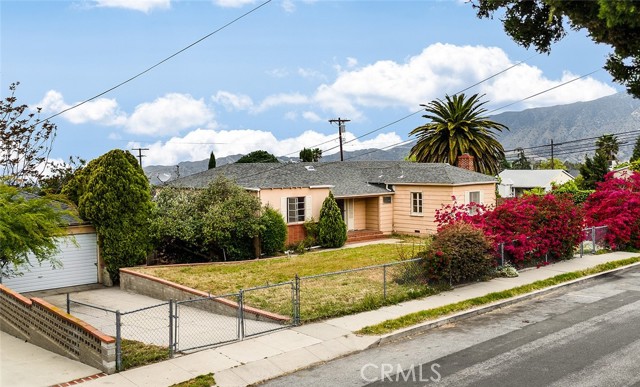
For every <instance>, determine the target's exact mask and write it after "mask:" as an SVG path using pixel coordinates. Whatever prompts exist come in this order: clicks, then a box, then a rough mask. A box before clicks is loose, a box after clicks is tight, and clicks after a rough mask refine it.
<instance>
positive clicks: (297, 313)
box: [293, 273, 300, 326]
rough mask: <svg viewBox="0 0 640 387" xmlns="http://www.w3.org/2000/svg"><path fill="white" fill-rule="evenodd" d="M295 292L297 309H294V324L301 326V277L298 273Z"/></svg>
mask: <svg viewBox="0 0 640 387" xmlns="http://www.w3.org/2000/svg"><path fill="white" fill-rule="evenodd" d="M294 288H295V289H294V291H295V303H294V305H295V307H294V312H293V314H294V316H293V324H294V325H295V326H298V325H300V277H299V276H298V274H297V273H296V277H295V283H294Z"/></svg>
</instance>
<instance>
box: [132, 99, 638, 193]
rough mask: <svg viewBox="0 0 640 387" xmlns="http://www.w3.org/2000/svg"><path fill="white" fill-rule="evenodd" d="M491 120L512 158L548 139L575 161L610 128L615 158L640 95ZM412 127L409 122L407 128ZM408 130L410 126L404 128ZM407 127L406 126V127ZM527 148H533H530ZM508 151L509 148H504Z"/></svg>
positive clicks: (372, 156)
mask: <svg viewBox="0 0 640 387" xmlns="http://www.w3.org/2000/svg"><path fill="white" fill-rule="evenodd" d="M491 119H492V120H493V121H496V122H499V123H501V124H504V125H506V126H507V127H508V128H509V130H508V131H504V132H502V133H498V140H499V141H500V143H502V145H503V147H504V149H505V150H507V151H508V152H507V158H508V159H513V158H515V155H516V152H513V150H515V149H517V148H522V149H523V150H524V152H525V155H526V156H527V158H529V159H531V160H534V159H539V158H549V157H550V155H551V146H550V144H551V141H553V143H554V147H553V149H554V157H556V158H558V159H560V160H568V161H572V162H580V161H583V160H584V156H585V154H592V153H593V150H594V149H595V141H596V138H597V137H599V136H601V135H603V134H616V135H617V137H618V139H619V142H620V151H619V153H618V159H619V160H622V161H624V160H627V159H628V158H629V156H630V155H631V152H632V151H633V145H634V143H635V139H636V138H637V137H638V136H639V135H640V100H638V99H634V98H633V97H631V96H629V95H628V94H620V93H618V94H613V95H610V96H607V97H603V98H599V99H596V100H593V101H588V102H576V103H572V104H567V105H558V106H551V107H542V108H534V109H527V110H523V111H519V112H505V113H500V114H496V115H494V116H491ZM411 129H413V128H411ZM409 130H410V129H409ZM409 130H407V131H409ZM414 144H415V142H411V143H409V144H406V145H401V146H397V147H394V148H390V149H384V150H383V149H362V150H357V151H345V152H344V159H345V161H349V160H360V161H362V160H403V159H404V158H406V157H407V155H408V154H409V151H410V150H411V147H412V146H413V145H414ZM530 148H533V149H530ZM509 151H511V152H509ZM242 156H243V155H240V154H238V155H231V156H226V157H220V158H216V164H217V165H218V166H221V165H224V164H227V163H234V162H236V161H237V160H238V159H240V157H242ZM278 159H279V161H280V162H295V161H298V158H297V157H279V158H278ZM339 159H340V154H339V153H335V154H331V155H327V156H323V157H322V159H321V161H324V162H326V161H338V160H339ZM208 162H209V159H204V160H200V161H183V162H181V163H179V164H178V165H177V166H175V165H172V166H163V165H152V166H147V167H144V171H145V173H146V175H147V176H148V177H149V179H150V180H151V183H152V184H160V183H161V182H163V181H167V180H173V179H175V178H176V177H177V176H181V177H182V176H188V175H191V174H194V173H198V172H202V171H204V170H206V169H207V165H208Z"/></svg>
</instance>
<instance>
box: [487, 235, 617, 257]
mask: <svg viewBox="0 0 640 387" xmlns="http://www.w3.org/2000/svg"><path fill="white" fill-rule="evenodd" d="M607 232H608V229H607V226H600V227H589V228H585V229H584V230H582V233H583V236H582V239H581V242H580V244H579V245H578V251H577V252H578V253H579V254H580V257H581V258H582V256H584V254H585V253H591V254H595V253H596V252H597V251H598V250H601V249H603V248H605V247H606V240H605V237H606V235H607ZM526 239H529V238H528V237H527V238H526ZM511 243H512V244H518V243H520V242H519V241H513V242H511ZM506 246H507V244H505V243H500V244H498V246H497V257H498V258H497V262H496V265H497V266H505V265H514V262H513V260H512V259H511V257H510V256H509V254H508V253H507V251H506V250H505V247H506ZM530 252H533V251H530ZM544 262H545V263H547V262H549V259H548V257H545V258H544Z"/></svg>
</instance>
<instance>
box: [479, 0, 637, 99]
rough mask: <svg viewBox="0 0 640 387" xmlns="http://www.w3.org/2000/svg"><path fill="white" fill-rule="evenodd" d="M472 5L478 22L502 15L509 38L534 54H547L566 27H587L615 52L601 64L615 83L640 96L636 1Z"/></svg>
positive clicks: (492, 0)
mask: <svg viewBox="0 0 640 387" xmlns="http://www.w3.org/2000/svg"><path fill="white" fill-rule="evenodd" d="M473 6H474V7H475V8H476V11H477V15H478V17H480V18H492V17H493V14H494V12H496V11H499V10H500V11H504V16H502V15H501V16H500V20H501V21H502V24H503V26H504V30H505V32H506V33H507V35H509V36H510V37H511V38H512V39H513V40H514V41H515V42H516V43H518V44H520V45H522V46H524V47H527V48H528V47H530V46H534V47H535V48H536V50H537V51H538V52H545V53H549V52H550V51H551V45H552V44H553V43H556V42H558V41H559V40H561V39H562V38H563V37H564V36H565V35H566V31H565V28H566V26H568V27H570V28H571V29H573V30H576V31H577V30H581V29H586V30H587V32H588V33H589V36H590V37H591V39H592V40H593V41H594V42H596V43H603V44H607V45H610V46H611V47H612V48H613V53H612V54H610V55H609V57H608V59H607V61H606V64H605V66H604V68H605V69H606V70H607V71H608V72H609V73H610V74H611V75H612V76H613V80H614V81H615V82H618V83H620V84H623V85H625V86H626V87H627V91H628V92H629V94H632V95H634V96H635V97H640V39H639V38H638V37H639V36H640V8H639V7H638V5H637V3H635V2H634V1H611V0H593V1H566V0H531V1H519V0H477V3H474V4H473Z"/></svg>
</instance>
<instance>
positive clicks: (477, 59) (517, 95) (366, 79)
mask: <svg viewBox="0 0 640 387" xmlns="http://www.w3.org/2000/svg"><path fill="white" fill-rule="evenodd" d="M348 63H353V62H352V61H348ZM513 64H514V62H513V61H511V60H510V59H509V58H508V56H507V54H506V53H505V52H504V51H503V50H502V49H500V48H497V47H483V46H455V45H451V44H441V43H437V44H433V45H430V46H428V47H427V48H425V49H424V50H423V51H422V52H421V53H420V54H418V55H415V56H412V57H410V58H408V59H407V60H406V61H405V62H404V63H398V62H394V61H391V60H383V61H378V62H375V63H373V64H370V65H367V66H364V67H361V68H358V69H356V70H353V71H346V70H344V69H342V68H338V72H339V74H338V77H337V79H336V80H335V81H334V82H333V83H332V84H323V85H321V86H319V87H318V89H317V91H316V93H315V95H314V97H313V100H314V101H316V102H318V103H319V104H320V106H321V107H323V108H324V109H327V110H330V111H332V112H334V114H342V115H348V116H349V117H350V118H352V119H353V118H354V117H356V118H357V116H359V115H362V113H361V110H362V109H364V108H371V107H377V108H384V107H398V106H402V107H406V108H407V109H409V110H416V108H418V105H419V104H421V103H426V102H429V101H431V100H433V99H435V98H443V97H444V96H445V95H446V94H453V93H456V92H458V91H460V90H461V89H464V88H466V87H467V86H469V85H472V84H474V83H476V82H479V81H481V80H483V79H485V78H487V77H489V76H491V75H493V74H496V73H498V72H500V71H502V70H504V69H506V68H508V67H510V66H512V65H513ZM567 79H568V76H567V75H565V76H563V77H562V79H550V78H548V77H545V76H544V74H542V71H541V70H540V69H538V68H537V67H534V66H530V65H527V64H522V65H520V66H517V67H515V68H513V69H511V70H509V71H507V72H505V73H503V74H501V75H499V76H497V77H495V78H493V79H491V80H489V81H487V82H484V83H483V84H481V85H480V86H479V87H477V88H474V89H471V90H469V91H467V93H476V92H480V93H486V94H487V96H486V98H487V99H488V100H490V101H491V102H496V103H504V102H505V101H507V102H508V101H511V102H514V101H518V100H520V99H523V98H526V97H528V96H530V95H532V94H535V93H537V92H540V91H542V90H544V89H546V88H549V87H552V86H555V85H559V84H561V83H562V82H565V81H566V80H567ZM614 92H615V89H613V88H612V87H610V86H608V85H606V84H605V83H602V82H599V81H597V80H595V79H593V78H589V77H587V78H584V79H581V80H579V81H576V82H574V83H572V84H571V85H570V86H564V87H560V88H559V89H558V90H556V91H553V92H549V93H545V97H541V98H538V99H532V100H531V101H529V102H528V104H527V105H525V106H526V107H531V106H547V105H550V104H566V103H572V102H576V101H583V100H587V99H595V98H599V97H603V96H606V95H610V94H613V93H614Z"/></svg>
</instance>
